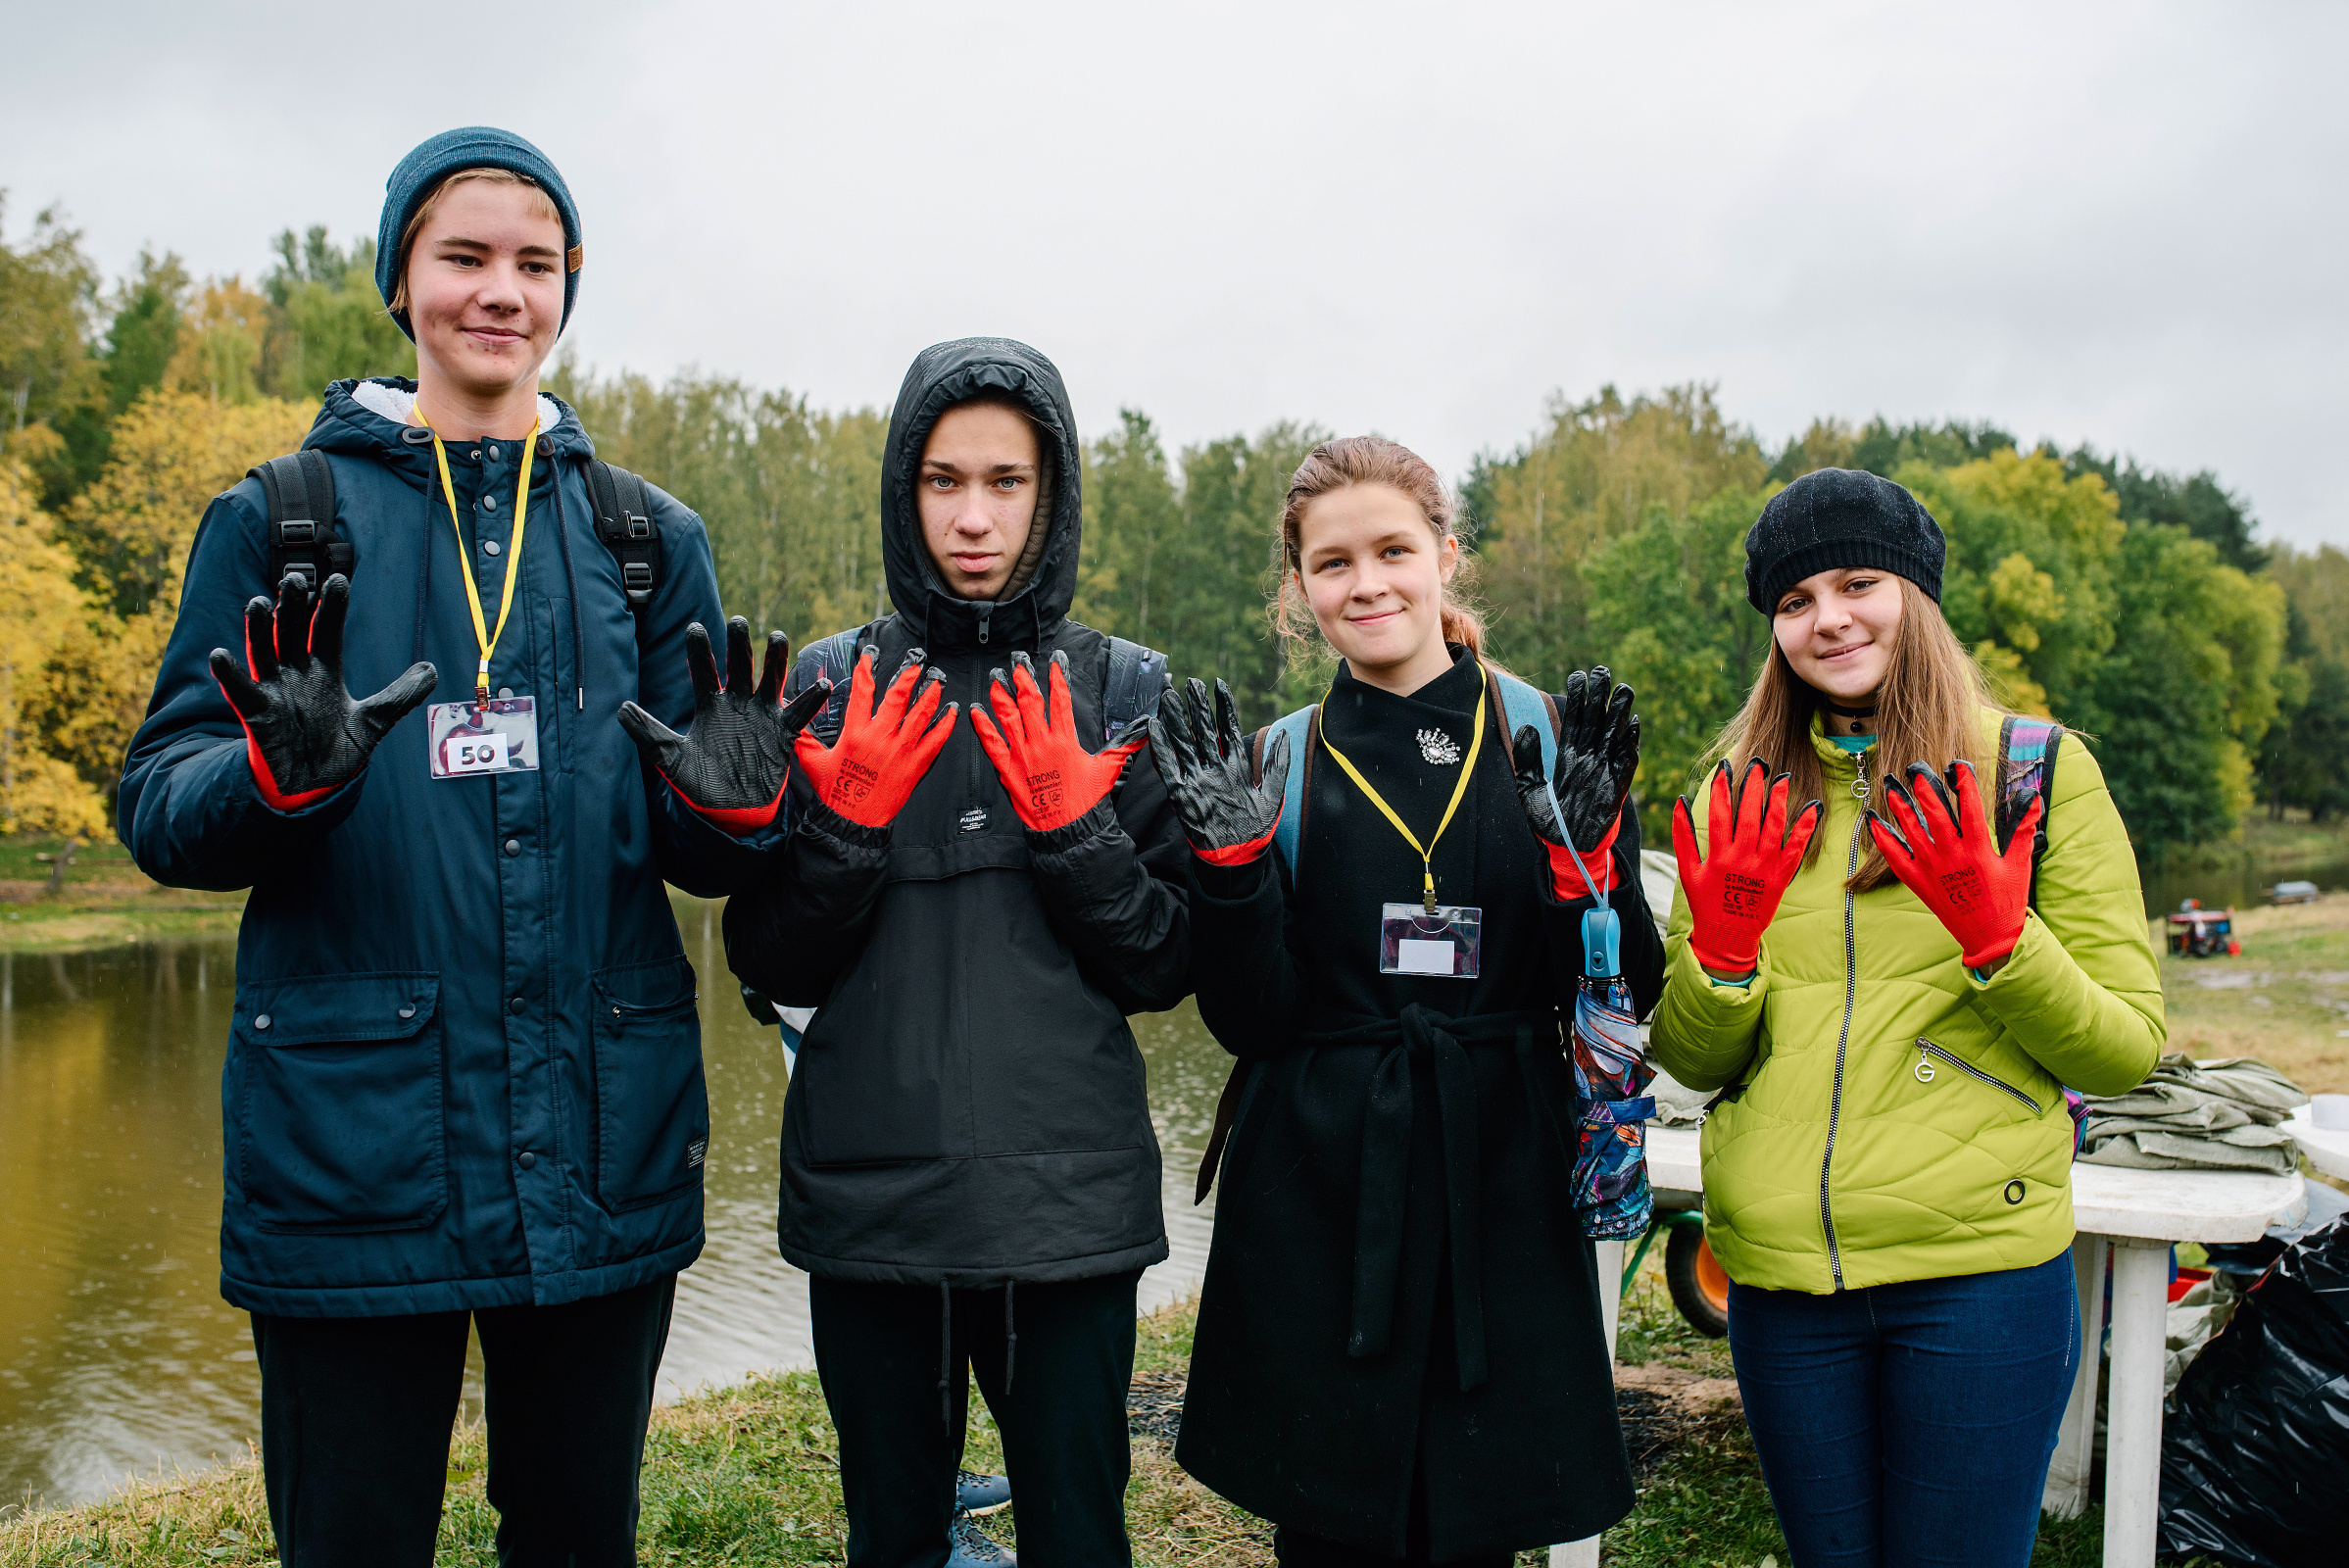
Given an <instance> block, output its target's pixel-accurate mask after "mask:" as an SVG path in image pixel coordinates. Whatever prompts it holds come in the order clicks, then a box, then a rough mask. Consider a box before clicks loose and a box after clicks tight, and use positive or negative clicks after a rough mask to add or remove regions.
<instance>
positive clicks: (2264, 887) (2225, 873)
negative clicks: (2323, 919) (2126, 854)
mask: <svg viewBox="0 0 2349 1568" xmlns="http://www.w3.org/2000/svg"><path fill="white" fill-rule="evenodd" d="M2144 880H2145V912H2146V913H2147V914H2149V915H2153V914H2167V913H2169V912H2170V911H2171V910H2173V909H2175V908H2177V907H2178V902H2179V901H2180V900H2183V899H2200V900H2201V901H2202V907H2204V908H2206V909H2224V908H2227V907H2230V906H2231V907H2234V908H2237V909H2249V908H2255V907H2258V906H2260V905H2263V904H2265V903H2267V902H2268V889H2270V888H2272V887H2274V886H2275V885H2276V883H2277V882H2314V883H2315V884H2316V885H2317V886H2318V887H2320V888H2322V889H2324V890H2325V891H2326V892H2328V893H2339V892H2343V891H2349V860H2336V861H2333V862H2332V863H2330V864H2328V865H2317V866H2293V867H2291V868H2290V869H2288V870H2283V871H2278V870H2276V868H2275V867H2274V866H2272V865H2262V864H2260V863H2259V862H2258V861H2256V860H2250V859H2244V860H2239V861H2236V862H2235V863H2233V864H2231V865H2223V866H2218V867H2215V868H2212V869H2208V870H2194V871H2170V870H2156V871H2150V872H2147V873H2146V874H2145V879H2144Z"/></svg>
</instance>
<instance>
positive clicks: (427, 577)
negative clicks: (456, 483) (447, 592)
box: [408, 490, 432, 664]
mask: <svg viewBox="0 0 2349 1568" xmlns="http://www.w3.org/2000/svg"><path fill="white" fill-rule="evenodd" d="M418 554H420V555H422V556H423V558H424V569H423V570H421V571H419V572H417V573H416V646H415V647H413V648H411V649H410V650H409V651H408V662H410V663H412V664H414V663H419V662H422V660H423V658H424V607H425V606H426V605H427V604H430V603H431V601H432V492H431V491H429V490H427V491H425V492H424V548H423V549H422V550H421V551H420V552H418Z"/></svg>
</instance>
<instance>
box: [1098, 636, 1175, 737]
mask: <svg viewBox="0 0 2349 1568" xmlns="http://www.w3.org/2000/svg"><path fill="white" fill-rule="evenodd" d="M1165 691H1166V656H1165V655H1164V654H1162V653H1160V652H1158V650H1156V649H1155V648H1145V647H1143V646H1142V645H1141V644H1140V643H1130V642H1127V641H1126V640H1125V639H1124V638H1123V637H1112V638H1110V639H1109V675H1108V678H1107V679H1106V680H1105V681H1103V682H1102V683H1101V744H1102V745H1104V746H1114V745H1116V744H1117V738H1118V736H1120V735H1122V734H1123V733H1125V731H1126V728H1127V727H1128V726H1129V725H1131V724H1133V723H1134V722H1135V721H1136V720H1138V719H1144V718H1148V717H1149V716H1150V714H1152V713H1154V712H1156V711H1158V699H1159V697H1160V696H1162V695H1163V694H1164V693H1165Z"/></svg>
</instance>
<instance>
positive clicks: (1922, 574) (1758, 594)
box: [1745, 468, 1949, 615]
mask: <svg viewBox="0 0 2349 1568" xmlns="http://www.w3.org/2000/svg"><path fill="white" fill-rule="evenodd" d="M1948 554H1949V545H1948V542H1947V541H1946V540H1944V539H1943V538H1942V537H1941V525H1940V524H1939V523H1937V522H1935V521H1933V514H1932V513H1930V512H1928V511H1926V510H1925V508H1924V506H1923V505H1922V504H1921V503H1919V501H1918V500H1917V498H1916V497H1915V496H1913V495H1910V494H1909V493H1908V492H1907V491H1906V490H1904V489H1902V488H1901V487H1900V486H1899V485H1896V484H1894V483H1893V482H1892V481H1891V480H1889V479H1884V478H1880V477H1878V476H1877V475H1876V474H1873V473H1865V472H1862V471H1861V470H1859V469H1857V468H1820V469H1818V470H1816V471H1814V472H1811V473H1806V474H1804V475H1803V476H1802V477H1801V478H1799V479H1797V480H1795V481H1794V482H1793V483H1792V484H1790V485H1788V486H1786V488H1785V489H1784V490H1781V491H1780V492H1779V493H1778V494H1777V495H1774V496H1772V497H1771V498H1770V504H1769V505H1768V506H1766V507H1764V508H1763V509H1762V515H1760V516H1759V517H1756V518H1755V519H1754V524H1753V526H1752V527H1751V528H1750V529H1748V530H1747V531H1746V534H1745V597H1746V598H1747V599H1748V600H1749V601H1751V602H1752V604H1753V608H1754V609H1756V610H1758V611H1760V612H1761V613H1763V614H1765V615H1767V614H1769V613H1771V612H1772V611H1773V610H1774V609H1776V608H1777V605H1778V601H1779V597H1780V596H1781V595H1783V594H1784V593H1785V592H1786V590H1787V589H1789V588H1791V587H1793V586H1794V585H1795V584H1796V583H1798V582H1800V581H1802V580H1803V579H1804V578H1805V577H1808V576H1810V575H1811V574H1812V573H1813V572H1819V571H1834V570H1835V569H1837V568H1839V567H1844V566H1874V567H1875V568H1876V569H1877V570H1879V571H1889V572H1892V573H1894V574H1895V575H1898V576H1902V577H1906V578H1907V579H1908V580H1909V581H1911V582H1913V583H1915V584H1916V585H1917V586H1918V587H1920V588H1922V589H1924V590H1925V596H1926V597H1927V598H1928V599H1931V600H1932V601H1933V603H1934V604H1936V605H1937V604H1939V603H1940V602H1941V563H1942V562H1943V561H1944V560H1945V559H1947V557H1948Z"/></svg>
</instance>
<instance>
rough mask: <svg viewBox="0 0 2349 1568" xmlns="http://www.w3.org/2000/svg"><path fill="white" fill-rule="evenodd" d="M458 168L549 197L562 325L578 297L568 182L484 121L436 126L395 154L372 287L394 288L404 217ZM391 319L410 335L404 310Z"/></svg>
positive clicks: (387, 293) (543, 158)
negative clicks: (505, 178) (512, 179)
mask: <svg viewBox="0 0 2349 1568" xmlns="http://www.w3.org/2000/svg"><path fill="white" fill-rule="evenodd" d="M461 169H503V170H507V171H509V172H513V173H516V174H520V175H522V176H524V177H525V178H527V179H529V180H531V181H532V182H533V183H535V184H536V185H537V186H538V187H539V188H540V189H541V190H544V191H545V192H546V193H547V194H548V195H549V196H550V197H552V198H554V202H555V210H556V211H557V212H558V213H560V214H562V215H563V251H564V257H563V325H564V326H568V325H569V324H570V320H571V305H572V303H573V302H574V301H576V300H577V299H578V297H579V262H580V259H581V257H580V243H579V209H578V208H577V207H575V206H573V205H572V204H571V192H570V187H569V186H567V185H565V184H563V175H562V174H560V173H558V172H556V169H555V166H554V165H553V164H552V163H550V162H548V161H547V155H546V154H545V153H542V152H540V151H539V150H538V149H537V148H535V147H533V146H531V145H530V144H529V143H528V142H526V141H524V140H522V138H521V137H519V136H516V135H515V134H514V132H513V131H511V130H499V129H497V128H495V127H494V126H490V125H465V126H463V127H461V128H459V129H457V130H444V131H442V132H441V133H440V134H439V135H437V136H434V137H432V138H431V139H430V140H428V141H425V142H423V143H421V144H419V145H418V146H417V147H416V151H414V152H412V153H410V154H409V155H408V156H407V157H405V158H403V159H401V160H400V166H399V167H398V168H397V169H394V170H393V171H392V172H391V178H389V179H387V180H385V181H384V182H383V218H382V221H381V222H380V223H378V224H377V225H376V229H375V287H376V288H377V289H378V290H380V291H381V292H382V295H383V297H384V299H385V300H386V301H389V300H390V299H391V297H392V294H393V293H394V291H395V290H397V288H398V287H399V281H400V278H399V270H400V236H401V235H402V234H404V233H406V232H407V231H408V222H409V220H410V219H413V218H414V217H416V209H417V208H419V207H421V206H423V205H424V198H425V197H427V196H429V195H431V194H432V191H433V189H434V188H435V187H436V186H438V185H439V184H440V182H441V181H442V180H443V179H445V178H447V177H448V176H449V175H451V174H454V173H456V172H458V171H459V170H461ZM392 319H393V320H394V321H396V322H398V323H399V327H400V330H401V331H403V332H406V333H407V334H408V335H409V337H410V338H412V339H413V338H414V337H415V336H416V328H415V327H413V326H411V325H410V324H409V320H408V313H407V312H406V311H394V312H393V313H392Z"/></svg>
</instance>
